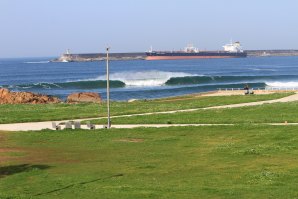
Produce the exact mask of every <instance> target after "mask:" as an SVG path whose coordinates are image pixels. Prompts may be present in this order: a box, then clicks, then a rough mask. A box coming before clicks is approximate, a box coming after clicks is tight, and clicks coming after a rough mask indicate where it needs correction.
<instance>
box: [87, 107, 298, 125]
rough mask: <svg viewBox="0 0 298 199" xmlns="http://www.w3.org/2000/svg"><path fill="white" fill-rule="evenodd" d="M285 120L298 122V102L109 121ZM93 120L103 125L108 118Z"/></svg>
mask: <svg viewBox="0 0 298 199" xmlns="http://www.w3.org/2000/svg"><path fill="white" fill-rule="evenodd" d="M285 121H287V122H289V123H298V102H289V103H274V104H264V105H260V106H251V107H241V108H223V109H210V110H198V111H192V112H184V113H173V114H156V115H145V116H133V117H123V118H112V124H239V123H283V122H285ZM92 122H93V123H97V124H106V123H107V119H100V120H93V121H92Z"/></svg>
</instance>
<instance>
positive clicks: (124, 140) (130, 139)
mask: <svg viewBox="0 0 298 199" xmlns="http://www.w3.org/2000/svg"><path fill="white" fill-rule="evenodd" d="M114 141H115V142H132V143H138V142H144V139H138V138H129V139H120V140H114Z"/></svg>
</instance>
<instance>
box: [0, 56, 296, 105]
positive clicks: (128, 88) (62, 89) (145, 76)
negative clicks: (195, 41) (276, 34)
mask: <svg viewBox="0 0 298 199" xmlns="http://www.w3.org/2000/svg"><path fill="white" fill-rule="evenodd" d="M51 59H52V58H22V59H21V58H18V59H0V71H1V73H0V87H4V88H8V89H10V90H13V91H31V92H36V93H42V94H48V95H54V96H58V97H60V98H62V99H66V97H67V96H68V95H69V94H70V93H73V92H98V93H100V94H101V96H102V97H103V98H104V99H105V98H106V81H105V79H106V62H105V61H101V62H68V63H55V62H50V61H49V60H51ZM110 80H111V82H110V86H111V99H112V100H117V101H122V100H128V99H152V98H163V97H169V96H177V95H184V94H191V93H199V92H205V91H213V90H217V89H219V88H243V87H244V85H245V84H248V85H249V86H250V87H252V88H255V89H257V88H265V87H270V88H271V87H275V88H294V87H297V88H298V57H248V58H235V59H195V60H171V61H145V60H137V61H111V62H110Z"/></svg>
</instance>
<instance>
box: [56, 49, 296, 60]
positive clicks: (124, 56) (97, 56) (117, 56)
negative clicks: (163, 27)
mask: <svg viewBox="0 0 298 199" xmlns="http://www.w3.org/2000/svg"><path fill="white" fill-rule="evenodd" d="M246 52H247V55H248V56H249V57H268V56H274V57H275V56H298V50H247V51H246ZM145 58H146V54H145V52H133V53H110V60H112V61H117V60H120V61H125V60H144V59H145ZM105 59H106V54H105V53H82V54H72V53H65V54H62V55H61V56H60V57H58V58H56V59H53V60H51V61H52V62H92V61H104V60H105Z"/></svg>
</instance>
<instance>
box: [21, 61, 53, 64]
mask: <svg viewBox="0 0 298 199" xmlns="http://www.w3.org/2000/svg"><path fill="white" fill-rule="evenodd" d="M49 62H50V61H29V62H24V63H25V64H47V63H49Z"/></svg>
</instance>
